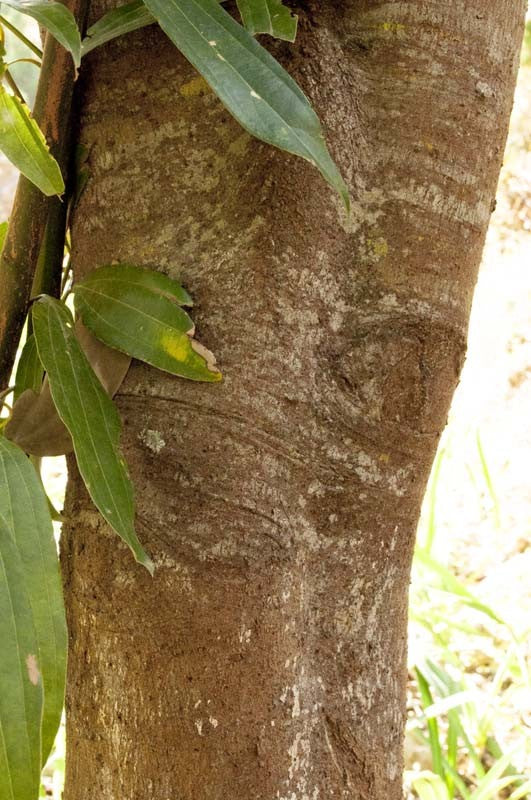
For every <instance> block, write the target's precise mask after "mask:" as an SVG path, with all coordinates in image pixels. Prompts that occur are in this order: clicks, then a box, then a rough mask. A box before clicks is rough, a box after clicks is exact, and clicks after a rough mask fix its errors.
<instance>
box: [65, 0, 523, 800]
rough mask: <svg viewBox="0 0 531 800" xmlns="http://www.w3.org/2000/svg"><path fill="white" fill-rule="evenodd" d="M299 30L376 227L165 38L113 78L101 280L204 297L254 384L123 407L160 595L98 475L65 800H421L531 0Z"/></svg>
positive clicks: (135, 384) (83, 268)
mask: <svg viewBox="0 0 531 800" xmlns="http://www.w3.org/2000/svg"><path fill="white" fill-rule="evenodd" d="M107 5H109V4H107ZM93 6H94V8H93V13H94V16H97V15H98V14H99V13H100V12H101V11H102V10H103V6H104V4H103V3H101V2H95V3H93ZM297 10H298V11H299V13H300V36H299V39H298V42H297V44H296V46H294V47H290V46H287V45H284V44H273V45H272V48H273V50H274V52H275V53H276V54H277V55H278V56H279V57H281V59H282V60H283V62H284V63H285V65H286V67H287V68H288V69H289V71H290V72H291V73H292V74H293V75H294V76H295V77H296V78H297V79H298V80H299V81H300V83H301V84H302V86H303V87H304V89H305V91H306V92H307V93H308V95H309V96H310V98H311V99H312V101H313V102H314V104H315V106H316V108H317V109H318V111H319V113H320V115H321V117H322V119H323V121H324V124H325V127H326V130H327V136H328V140H329V142H330V143H331V147H332V150H333V153H334V155H335V157H336V158H337V161H338V163H339V164H340V166H341V168H342V171H343V173H344V175H345V176H346V178H347V180H348V182H349V184H350V187H351V191H352V197H353V206H354V211H353V215H352V219H351V221H349V222H347V221H346V218H345V216H344V213H343V211H342V210H341V207H340V203H339V200H338V198H337V197H334V196H333V194H332V192H331V190H329V189H328V188H327V187H326V186H325V185H324V184H323V182H322V180H321V178H320V176H319V174H318V173H317V171H316V170H314V169H313V168H312V167H311V166H309V165H307V164H305V163H304V162H302V161H299V160H296V159H295V158H293V157H290V156H288V155H285V154H282V153H279V152H277V151H275V150H273V149H272V148H270V147H268V146H266V145H264V144H261V143H259V142H257V141H254V140H253V139H251V138H250V137H249V136H248V135H247V134H246V133H245V132H244V131H243V130H242V129H241V128H239V127H238V125H237V123H236V122H234V120H233V119H232V118H231V117H230V115H229V114H228V113H227V111H225V110H224V109H223V108H222V107H221V106H220V104H219V103H218V102H217V100H216V98H215V97H214V96H213V95H212V93H211V92H210V91H209V90H208V88H207V87H206V86H205V84H204V83H203V82H202V81H201V80H200V79H199V78H198V76H197V75H196V73H195V72H194V70H193V69H192V68H191V67H190V66H189V65H188V64H187V63H186V62H185V60H184V59H183V58H182V57H181V56H180V55H179V54H178V53H177V52H176V50H175V49H174V48H173V46H172V45H171V44H170V43H168V41H167V40H166V39H165V37H164V36H163V35H162V34H161V33H160V32H159V31H158V30H157V29H155V28H153V29H150V30H148V31H143V32H139V33H137V34H134V35H132V36H130V37H128V38H127V39H125V40H122V41H120V42H118V43H114V44H111V45H110V46H107V47H105V48H104V49H103V50H102V51H101V52H99V53H95V54H94V56H91V57H90V60H89V61H88V64H87V67H86V69H85V71H84V75H83V78H82V80H83V86H84V99H83V109H82V125H81V132H80V138H81V141H82V142H83V144H84V145H86V146H87V147H88V148H89V149H90V157H89V162H90V170H91V175H90V180H89V183H88V186H87V188H86V189H85V192H84V194H83V196H82V198H81V200H80V202H79V205H78V207H77V210H76V212H75V218H74V227H73V248H74V250H73V253H74V263H75V268H76V274H77V276H78V277H79V276H81V275H83V274H85V273H87V272H88V271H89V270H91V269H93V268H94V267H97V266H99V265H101V264H105V263H108V262H111V261H128V262H133V263H136V264H143V265H148V266H151V267H154V268H159V269H162V270H164V271H166V272H167V273H169V274H170V275H172V276H174V277H175V278H179V279H181V280H182V282H183V283H184V285H185V286H186V287H187V288H188V289H189V290H190V292H191V293H192V295H193V296H194V298H195V299H196V307H195V310H194V316H195V320H196V322H197V329H198V336H199V338H200V340H201V341H202V342H204V344H205V345H207V346H208V347H210V348H211V349H212V350H214V352H215V353H216V354H217V356H218V359H219V364H220V366H221V368H222V370H223V373H224V376H225V379H224V382H223V383H222V384H221V385H219V386H214V387H213V386H206V385H199V384H193V383H190V382H185V381H183V380H179V379H176V378H172V377H170V376H165V375H163V374H161V373H159V372H157V371H156V370H154V369H151V368H148V367H146V366H142V365H139V364H136V365H134V366H133V368H132V369H131V370H130V372H129V375H128V377H127V379H126V382H125V384H124V386H123V388H122V391H121V394H120V396H119V398H118V404H119V407H120V410H121V413H122V415H123V419H124V423H125V424H124V435H123V447H124V452H125V455H126V457H127V460H128V462H129V463H130V465H131V472H132V476H133V479H134V482H135V484H136V487H137V499H138V530H139V533H140V535H141V537H142V540H143V542H144V544H145V546H146V547H147V549H148V550H149V552H150V553H151V554H152V555H153V556H154V558H155V560H156V563H157V565H158V569H157V572H156V574H155V577H154V579H153V580H152V579H151V578H150V577H149V575H148V574H147V572H146V571H145V570H142V569H141V568H140V567H138V566H136V565H135V564H134V562H133V559H132V557H131V555H130V554H129V552H128V551H127V550H126V549H125V548H124V547H123V546H122V545H121V544H120V542H119V540H118V538H117V537H116V536H115V535H113V534H111V532H110V531H109V530H108V529H107V528H106V526H105V525H104V523H103V522H102V520H101V519H100V517H99V516H98V514H97V513H96V512H95V510H94V508H93V507H92V506H91V505H90V503H89V501H88V498H87V495H86V493H85V491H84V489H83V488H82V486H81V484H80V481H79V479H78V478H77V477H76V476H75V475H74V476H73V477H72V480H71V482H70V488H69V493H68V502H67V514H68V518H69V520H70V521H69V523H68V525H67V526H66V529H65V531H64V539H63V552H62V560H63V567H64V576H65V583H66V595H67V602H68V616H69V625H70V647H71V651H70V669H69V687H68V726H67V727H68V766H67V788H66V794H65V798H66V800H93V798H98V800H329V798H349V800H354V798H355V799H356V800H398V798H400V797H401V793H402V790H401V771H402V728H403V724H404V695H405V682H406V667H405V651H406V613H407V590H408V582H409V570H410V560H411V552H412V547H413V540H414V535H415V527H416V523H417V517H418V513H419V506H420V503H421V499H422V495H423V492H424V488H425V484H426V480H427V476H428V473H429V470H430V465H431V462H432V458H433V455H434V452H435V448H436V446H437V442H438V439H439V436H440V434H441V431H442V430H443V427H444V424H445V421H446V415H447V411H448V406H449V403H450V398H451V396H452V392H453V390H454V388H455V385H456V383H457V380H458V376H459V370H460V368H461V365H462V363H463V357H464V352H465V340H466V333H467V320H468V315H469V309H470V302H471V297H472V291H473V287H474V282H475V279H476V272H477V268H478V263H479V260H480V255H481V249H482V245H483V239H484V235H485V230H486V227H487V225H488V221H489V215H490V212H491V210H492V206H493V200H494V194H495V189H496V181H497V178H498V171H499V168H500V162H501V158H502V153H503V147H504V142H505V136H506V130H507V124H508V118H509V112H510V108H511V100H512V93H513V87H514V81H515V71H516V64H517V52H518V47H519V43H520V37H521V32H522V25H523V16H524V0H489V2H485V0H447V2H443V3H441V2H427V1H426V0H401V1H400V2H398V1H396V2H381V0H357V1H356V2H353V1H352V2H345V0H335V1H334V2H331V1H330V0H329V1H328V2H305V3H301V4H300V7H298V8H297Z"/></svg>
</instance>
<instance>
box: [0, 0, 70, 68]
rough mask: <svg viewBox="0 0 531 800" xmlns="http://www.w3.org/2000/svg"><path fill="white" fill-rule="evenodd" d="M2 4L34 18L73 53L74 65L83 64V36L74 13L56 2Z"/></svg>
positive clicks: (13, 0) (23, 0) (8, 1)
mask: <svg viewBox="0 0 531 800" xmlns="http://www.w3.org/2000/svg"><path fill="white" fill-rule="evenodd" d="M2 3H3V4H4V5H6V6H10V8H14V9H15V10H16V11H20V13H21V14H26V15H27V16H28V17H33V19H35V20H37V22H38V23H39V25H42V27H43V28H46V30H48V31H50V33H51V34H52V36H53V37H54V38H55V39H57V41H58V42H59V44H62V45H63V47H64V48H65V50H68V51H69V52H70V53H72V58H73V59H74V64H75V65H76V67H79V64H80V63H81V36H80V33H79V28H78V27H77V23H76V20H75V17H74V15H73V14H72V12H71V11H70V10H69V9H68V8H67V7H66V6H65V5H64V4H63V3H59V2H56V0H2Z"/></svg>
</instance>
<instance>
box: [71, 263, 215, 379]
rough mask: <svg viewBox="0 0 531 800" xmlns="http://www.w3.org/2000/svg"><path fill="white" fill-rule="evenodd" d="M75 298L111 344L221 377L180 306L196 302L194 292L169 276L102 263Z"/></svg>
mask: <svg viewBox="0 0 531 800" xmlns="http://www.w3.org/2000/svg"><path fill="white" fill-rule="evenodd" d="M74 300H75V306H76V310H77V312H78V313H79V314H80V316H81V318H82V320H83V322H84V323H85V325H86V326H87V327H88V328H90V330H91V331H92V332H93V333H94V334H95V335H96V336H97V337H98V339H101V340H102V341H103V342H105V344H107V345H109V346H110V347H115V348H116V349H118V350H122V351H123V352H125V353H128V354H129V355H131V356H134V357H135V358H138V359H141V360H142V361H146V362H147V363H148V364H152V365H153V366H154V367H158V369H163V370H165V371H166V372H171V373H172V374H173V375H180V376H181V377H183V378H189V379H190V380H195V381H208V382H216V381H219V380H221V374H220V373H219V372H218V371H216V370H215V369H214V367H213V363H214V359H213V356H212V354H211V353H209V352H208V351H207V350H204V348H201V347H200V346H199V345H197V344H196V343H195V342H194V341H193V340H192V338H191V336H192V335H193V332H194V325H193V322H192V320H191V319H190V317H189V316H188V314H186V312H185V311H183V310H182V308H179V306H181V305H191V302H192V301H191V299H190V297H189V295H188V293H187V292H186V291H185V290H184V289H183V288H182V287H181V286H180V285H179V284H178V283H177V282H176V281H173V280H171V278H168V277H167V276H166V275H162V274H161V273H159V272H155V271H152V270H148V269H142V268H140V267H135V266H131V265H129V264H119V265H110V266H105V267H100V268H99V269H97V270H95V271H94V272H92V273H90V275H89V276H88V277H87V278H85V280H83V281H82V282H81V283H78V284H77V285H76V286H74Z"/></svg>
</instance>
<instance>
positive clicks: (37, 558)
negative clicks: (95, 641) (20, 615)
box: [0, 437, 67, 796]
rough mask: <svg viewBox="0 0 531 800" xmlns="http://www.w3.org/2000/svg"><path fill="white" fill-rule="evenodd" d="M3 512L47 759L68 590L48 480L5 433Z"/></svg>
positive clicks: (60, 691)
mask: <svg viewBox="0 0 531 800" xmlns="http://www.w3.org/2000/svg"><path fill="white" fill-rule="evenodd" d="M0 513H1V514H2V516H3V518H4V521H5V523H6V524H7V526H8V528H9V530H10V533H11V537H12V539H13V541H14V543H15V545H16V548H17V551H18V553H19V556H20V564H21V569H22V574H23V579H24V586H25V592H26V594H27V597H28V600H29V605H30V608H31V614H32V618H33V624H34V626H35V633H36V637H37V650H36V651H34V652H35V655H36V658H37V661H38V664H39V670H40V672H41V674H42V683H43V687H44V711H43V716H42V763H43V764H44V762H45V761H46V759H47V758H48V755H49V753H50V751H51V749H52V745H53V742H54V739H55V735H56V733H57V729H58V727H59V723H60V721H61V712H62V710H63V702H64V687H65V671H66V645H67V634H66V621H65V612H64V604H63V592H62V586H61V579H60V576H59V564H58V559H57V549H56V546H55V540H54V537H53V527H52V520H51V517H50V512H49V510H48V503H47V500H46V495H45V494H44V491H43V488H42V484H41V482H40V480H39V478H38V476H37V473H36V472H35V469H34V468H33V465H32V464H31V462H30V461H29V459H28V458H27V457H26V456H25V455H24V453H23V452H22V450H20V448H18V447H17V446H16V445H14V444H12V443H11V442H9V441H7V439H5V438H3V437H0ZM0 641H1V640H0ZM39 724H40V722H39ZM0 796H1V795H0Z"/></svg>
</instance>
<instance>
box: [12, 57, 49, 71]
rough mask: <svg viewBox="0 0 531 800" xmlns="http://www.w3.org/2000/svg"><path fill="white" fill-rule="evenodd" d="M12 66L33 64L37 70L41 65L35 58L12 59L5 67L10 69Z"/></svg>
mask: <svg viewBox="0 0 531 800" xmlns="http://www.w3.org/2000/svg"><path fill="white" fill-rule="evenodd" d="M13 64H33V65H34V66H35V67H38V68H39V69H40V68H41V67H42V63H41V62H40V61H37V59H36V58H14V59H13V61H9V62H8V63H7V64H6V67H12V66H13Z"/></svg>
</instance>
